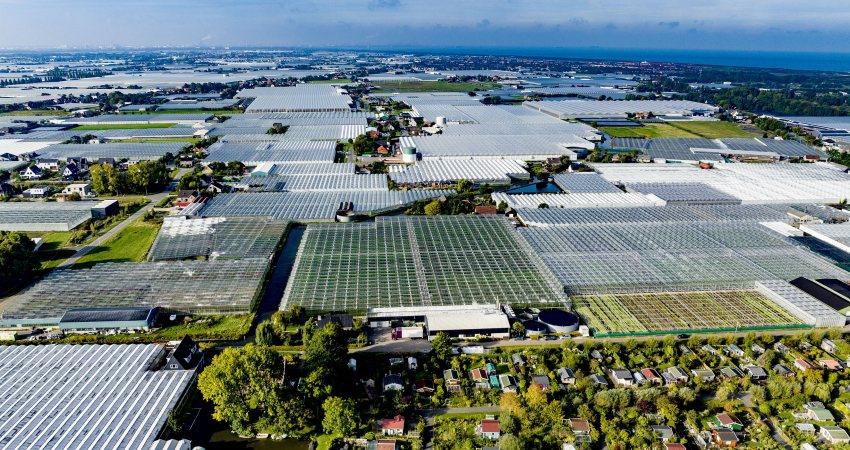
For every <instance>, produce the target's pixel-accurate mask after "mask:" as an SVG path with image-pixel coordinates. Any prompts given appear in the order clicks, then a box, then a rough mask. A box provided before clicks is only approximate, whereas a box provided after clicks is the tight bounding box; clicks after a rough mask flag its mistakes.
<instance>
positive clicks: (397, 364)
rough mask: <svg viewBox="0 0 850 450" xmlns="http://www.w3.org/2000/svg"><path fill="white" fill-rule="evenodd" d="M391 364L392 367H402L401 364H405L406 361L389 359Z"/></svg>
mask: <svg viewBox="0 0 850 450" xmlns="http://www.w3.org/2000/svg"><path fill="white" fill-rule="evenodd" d="M389 362H390V367H394V366H400V365H401V363H403V362H404V359H403V358H395V357H394V358H390V359H389Z"/></svg>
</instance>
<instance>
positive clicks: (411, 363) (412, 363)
mask: <svg viewBox="0 0 850 450" xmlns="http://www.w3.org/2000/svg"><path fill="white" fill-rule="evenodd" d="M417 368H419V361H418V360H417V359H416V358H414V357H413V356H408V357H407V370H416V369H417Z"/></svg>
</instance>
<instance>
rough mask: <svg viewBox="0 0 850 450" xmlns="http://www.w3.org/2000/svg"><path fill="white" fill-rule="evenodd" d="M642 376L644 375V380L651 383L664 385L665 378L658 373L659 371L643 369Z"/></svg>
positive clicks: (649, 368) (650, 368)
mask: <svg viewBox="0 0 850 450" xmlns="http://www.w3.org/2000/svg"><path fill="white" fill-rule="evenodd" d="M640 374H641V375H643V378H644V379H646V381H647V382H649V383H656V384H662V383H664V378H662V377H661V374H659V373H658V371H657V370H655V369H653V368H652V367H647V368H646V369H642V370H641V371H640Z"/></svg>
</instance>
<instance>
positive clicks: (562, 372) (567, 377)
mask: <svg viewBox="0 0 850 450" xmlns="http://www.w3.org/2000/svg"><path fill="white" fill-rule="evenodd" d="M558 378H560V380H561V384H566V385H574V384H576V374H574V373H573V371H572V370H570V369H569V368H567V367H561V368H560V369H558Z"/></svg>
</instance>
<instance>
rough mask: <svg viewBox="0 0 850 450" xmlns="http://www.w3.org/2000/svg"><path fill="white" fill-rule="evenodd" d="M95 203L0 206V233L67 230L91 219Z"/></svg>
mask: <svg viewBox="0 0 850 450" xmlns="http://www.w3.org/2000/svg"><path fill="white" fill-rule="evenodd" d="M95 205H97V202H61V203H60V202H5V203H0V230H5V231H70V230H73V229H74V228H76V227H78V226H80V225H81V224H82V223H83V222H85V221H87V220H89V219H91V218H92V212H91V210H92V207H94V206H95Z"/></svg>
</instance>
